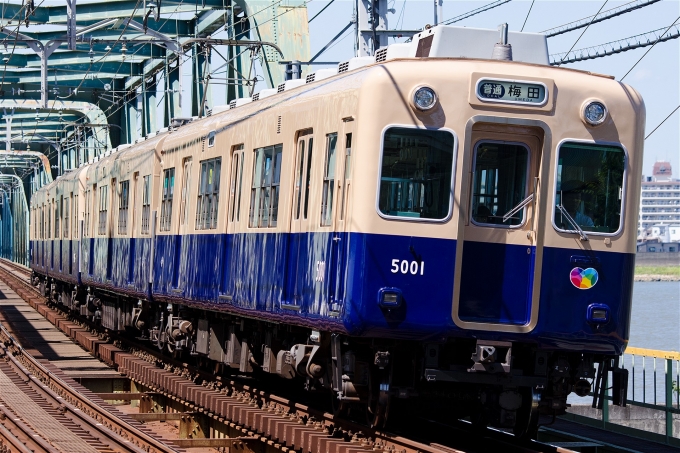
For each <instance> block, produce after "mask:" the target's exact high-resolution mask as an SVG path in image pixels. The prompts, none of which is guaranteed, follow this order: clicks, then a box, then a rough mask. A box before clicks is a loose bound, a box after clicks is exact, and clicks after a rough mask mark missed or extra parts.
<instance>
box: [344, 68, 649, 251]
mask: <svg viewBox="0 0 680 453" xmlns="http://www.w3.org/2000/svg"><path fill="white" fill-rule="evenodd" d="M416 68H417V69H416ZM364 71H365V72H366V73H367V77H366V80H365V82H364V84H363V85H362V88H361V94H360V100H359V108H358V113H357V120H358V149H357V154H356V157H357V162H358V161H359V159H360V160H361V165H357V166H356V167H355V169H354V171H355V173H354V176H355V177H354V184H355V190H356V193H358V194H362V195H361V196H357V197H356V199H355V200H354V210H355V213H356V214H357V215H355V216H353V225H352V229H353V230H356V231H360V232H375V233H382V234H395V235H409V236H428V237H438V238H448V239H456V238H457V231H458V228H457V224H458V223H459V221H461V220H462V221H466V220H467V215H468V214H465V213H464V214H461V212H460V210H459V207H460V204H461V199H460V196H461V195H462V196H469V195H468V193H467V192H468V189H467V188H463V187H462V183H463V180H467V179H468V178H464V177H463V176H464V173H465V172H468V173H469V172H470V171H471V168H470V165H469V163H470V161H469V160H467V159H464V153H465V152H470V151H469V150H470V146H471V145H473V144H471V143H468V141H469V140H470V137H469V135H470V126H471V124H473V123H475V122H479V121H482V122H483V121H488V119H489V118H493V121H494V122H496V123H501V124H502V123H503V122H507V123H515V124H522V121H524V120H529V121H532V122H533V123H534V124H540V125H542V126H541V127H542V128H543V129H544V130H545V131H546V132H547V134H546V136H545V143H544V154H545V155H544V156H543V160H542V164H543V165H546V164H547V165H550V169H549V171H542V173H541V174H542V175H544V176H547V180H546V181H543V180H542V181H541V185H542V194H543V197H547V198H548V200H547V203H546V204H545V206H546V207H548V209H550V206H551V205H552V204H553V200H552V198H553V192H554V190H555V188H554V187H555V171H556V169H555V165H556V157H555V156H556V150H557V146H558V144H560V143H561V142H563V141H567V140H576V141H590V142H603V143H613V144H621V145H623V147H624V149H625V150H626V151H627V162H626V175H625V179H626V182H627V183H628V182H630V181H635V180H636V177H635V176H634V173H635V172H639V170H638V169H639V168H640V165H641V162H642V145H643V138H644V137H643V136H644V120H645V118H644V104H643V102H642V99H641V97H640V96H639V94H638V93H637V92H635V91H634V90H633V89H632V88H630V87H629V86H627V85H625V84H622V83H619V82H617V81H615V80H613V79H612V78H609V77H605V76H599V75H593V74H590V73H586V72H581V71H574V70H566V69H560V68H552V67H549V66H542V65H534V64H523V63H515V62H504V61H493V60H467V59H440V58H428V59H403V60H393V61H390V62H388V63H384V64H381V65H374V66H371V67H368V68H365V69H364ZM480 77H495V78H499V79H503V80H524V81H530V82H531V81H541V82H543V83H545V84H546V86H547V87H548V88H549V89H548V100H547V103H546V104H545V105H544V106H542V107H541V106H539V107H537V106H524V105H504V104H499V103H487V104H485V103H482V102H479V101H478V99H477V98H476V96H471V91H472V90H474V89H475V86H476V83H477V81H478V79H479V78H480ZM421 85H427V86H429V87H431V88H433V89H434V90H435V92H436V93H437V95H438V105H437V106H436V107H434V108H433V109H432V111H430V112H427V113H425V112H420V111H417V110H415V109H413V108H412V107H411V106H410V104H409V99H410V98H411V95H412V94H411V93H412V92H413V90H414V89H415V88H417V87H418V86H421ZM589 99H598V100H600V101H602V102H604V104H605V105H606V106H607V109H608V111H609V116H608V118H607V120H606V121H605V123H604V124H601V125H599V126H597V127H590V126H587V125H586V124H585V123H584V122H583V121H582V120H581V117H580V112H581V110H582V108H583V105H584V103H585V102H586V101H587V100H589ZM390 125H394V126H404V127H417V128H432V129H446V130H450V131H452V132H453V133H454V134H455V137H456V150H455V152H456V153H457V155H456V156H455V162H456V169H455V170H456V172H455V182H454V203H453V206H452V213H451V216H450V218H449V219H448V220H445V221H442V222H427V221H412V220H408V219H405V220H403V221H402V220H396V221H395V220H386V219H384V218H381V217H380V216H379V215H378V213H377V210H376V196H377V191H378V181H379V177H380V158H381V152H380V145H381V140H382V134H383V131H384V130H385V128H386V127H389V126H390ZM464 163H467V164H468V167H467V168H464V165H463V164H464ZM543 179H545V178H543ZM630 185H631V184H628V187H627V188H626V190H627V192H628V193H627V195H626V198H625V200H624V203H625V205H624V207H623V209H624V215H625V220H624V221H623V223H624V224H623V226H622V230H621V231H620V234H618V235H616V236H614V237H611V238H610V241H607V242H612V243H616V245H612V244H605V238H604V237H602V236H597V235H590V238H591V240H590V241H589V242H590V243H589V244H587V245H585V247H589V248H592V249H594V250H608V251H630V248H631V246H633V247H634V244H635V236H636V222H637V215H636V213H637V204H638V202H639V200H638V197H639V195H638V194H637V193H636V189H635V187H630ZM463 194H464V195H463ZM463 205H465V203H463ZM359 213H361V214H359ZM461 215H464V216H465V217H464V218H463V219H461V218H460V216H461ZM551 215H552V214H547V215H546V216H544V218H545V219H546V223H545V224H544V225H542V226H541V227H542V229H543V231H544V232H545V245H548V246H554V247H565V248H573V247H574V245H575V239H574V237H575V235H574V234H563V233H558V232H557V231H555V230H554V228H553V227H552V224H551V223H550V220H551ZM447 226H448V227H447ZM614 240H616V241H614ZM576 242H579V241H578V237H576ZM579 247H584V245H583V244H580V245H579Z"/></svg>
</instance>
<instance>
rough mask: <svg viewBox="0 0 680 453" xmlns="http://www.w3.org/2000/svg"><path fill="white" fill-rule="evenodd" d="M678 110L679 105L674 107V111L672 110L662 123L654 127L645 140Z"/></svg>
mask: <svg viewBox="0 0 680 453" xmlns="http://www.w3.org/2000/svg"><path fill="white" fill-rule="evenodd" d="M678 109H680V105H678V106H677V107H675V109H674V110H673V111H672V112H671V113H670V114H669V115H668V116H667V117H666V118H664V120H663V121H662V122H660V123H659V125H658V126H656V127H655V128H654V130H653V131H652V132H650V133H649V134H647V136H646V137H645V140H647V139H648V138H649V137H650V136H651V135H652V134H653V133H654V132H656V130H657V129H658V128H660V127H661V125H662V124H663V123H665V122H666V120H667V119H668V118H670V117H671V116H673V114H674V113H675V112H677V111H678Z"/></svg>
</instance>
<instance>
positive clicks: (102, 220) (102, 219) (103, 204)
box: [97, 186, 109, 235]
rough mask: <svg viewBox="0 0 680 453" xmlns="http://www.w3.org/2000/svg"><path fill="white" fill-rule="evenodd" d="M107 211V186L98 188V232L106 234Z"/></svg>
mask: <svg viewBox="0 0 680 453" xmlns="http://www.w3.org/2000/svg"><path fill="white" fill-rule="evenodd" d="M108 212H109V186H101V187H100V188H99V230H98V231H97V233H98V234H100V235H103V234H106V217H107V214H108Z"/></svg>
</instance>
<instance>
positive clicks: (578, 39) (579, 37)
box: [557, 0, 609, 66]
mask: <svg viewBox="0 0 680 453" xmlns="http://www.w3.org/2000/svg"><path fill="white" fill-rule="evenodd" d="M608 1H609V0H604V3H603V4H602V6H600V10H599V11H598V12H597V13H595V15H594V16H593V18H592V20H591V21H590V22H589V23H588V25H586V28H584V29H583V31H582V32H581V34H580V35H579V36H578V38H576V41H575V42H574V44H572V46H571V49H569V52H571V51H572V50H574V47H575V46H576V43H578V42H579V41H580V40H581V38H582V37H583V34H584V33H585V32H586V31H588V27H590V24H592V23H593V21H594V20H595V18H596V17H597V15H598V14H600V11H602V8H604V6H605V5H606V4H607V2H608ZM569 52H567V53H566V54H565V55H564V56H565V58H566V56H567V55H569ZM563 61H564V60H563ZM561 63H562V62H561V61H560V62H559V63H558V64H557V65H558V66H559V65H560V64H561Z"/></svg>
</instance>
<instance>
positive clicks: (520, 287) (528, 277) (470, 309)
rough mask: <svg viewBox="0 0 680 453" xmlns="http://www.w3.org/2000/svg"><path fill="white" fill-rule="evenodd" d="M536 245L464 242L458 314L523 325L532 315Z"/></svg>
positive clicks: (476, 319)
mask: <svg viewBox="0 0 680 453" xmlns="http://www.w3.org/2000/svg"><path fill="white" fill-rule="evenodd" d="M535 256H536V248H535V247H527V246H520V245H506V244H496V243H489V242H471V241H465V243H464V245H463V266H462V270H461V282H460V302H459V310H458V316H459V317H460V319H461V320H463V321H468V322H488V323H497V324H515V325H524V324H527V323H528V322H529V317H530V315H531V290H532V286H533V283H534V258H535Z"/></svg>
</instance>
